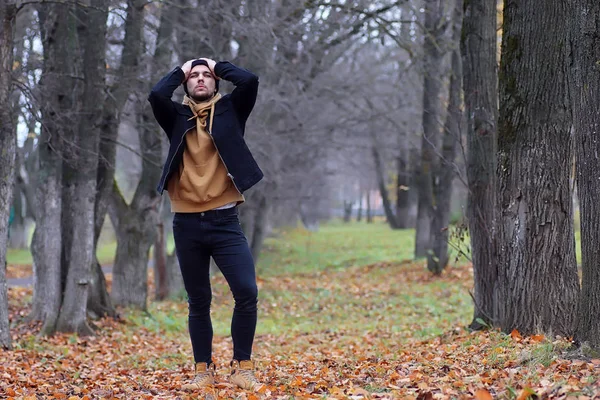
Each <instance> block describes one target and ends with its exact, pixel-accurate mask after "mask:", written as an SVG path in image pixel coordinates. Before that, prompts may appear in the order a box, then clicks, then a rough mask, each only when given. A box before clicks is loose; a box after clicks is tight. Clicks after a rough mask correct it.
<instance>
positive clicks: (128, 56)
mask: <svg viewBox="0 0 600 400" xmlns="http://www.w3.org/2000/svg"><path fill="white" fill-rule="evenodd" d="M143 7H144V1H143V0H129V1H128V2H127V17H126V19H125V38H124V42H123V52H122V55H121V62H120V64H119V70H118V71H117V72H116V73H115V76H114V77H113V79H114V83H113V84H112V85H111V86H110V87H109V88H108V91H109V92H110V95H109V96H106V98H105V100H104V113H103V117H102V122H101V125H100V129H101V137H100V147H99V154H98V171H97V176H96V191H97V194H96V202H95V207H94V214H95V224H94V225H95V236H94V261H93V265H92V271H93V272H94V277H93V280H92V288H91V290H90V298H89V300H88V309H89V311H90V312H93V313H94V314H96V315H97V316H98V317H102V316H105V315H108V316H113V317H116V316H117V312H116V310H115V308H114V306H113V304H112V302H111V299H110V296H109V294H108V291H107V289H106V279H105V277H104V272H103V271H102V268H101V266H100V264H99V262H98V260H97V259H96V257H95V254H96V251H97V248H98V239H99V238H100V233H101V232H102V226H103V225H104V221H105V219H106V213H107V210H108V206H109V202H110V196H111V194H112V190H113V181H114V175H115V163H116V146H117V137H118V129H119V122H120V116H121V112H122V110H123V108H124V107H125V103H126V102H127V99H128V97H129V95H130V92H131V82H134V81H135V80H136V76H137V74H138V73H139V71H138V69H139V59H140V58H141V53H142V50H143V46H142V44H143V42H142V27H143V16H144V15H143ZM172 8H173V7H168V8H167V9H168V10H170V9H172Z"/></svg>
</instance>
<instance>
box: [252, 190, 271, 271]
mask: <svg viewBox="0 0 600 400" xmlns="http://www.w3.org/2000/svg"><path fill="white" fill-rule="evenodd" d="M257 194H258V195H259V200H258V204H257V207H256V213H255V215H254V230H253V232H252V242H251V243H252V245H251V246H250V250H251V251H252V257H253V258H254V261H255V262H256V261H257V260H258V257H259V256H260V252H261V251H262V247H263V244H264V242H265V238H266V237H267V223H268V221H269V220H268V216H269V203H268V201H267V196H266V195H265V194H263V193H257Z"/></svg>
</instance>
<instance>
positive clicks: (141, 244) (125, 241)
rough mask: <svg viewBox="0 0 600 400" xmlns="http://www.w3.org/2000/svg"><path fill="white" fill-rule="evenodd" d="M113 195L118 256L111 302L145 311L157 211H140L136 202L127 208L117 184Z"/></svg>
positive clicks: (111, 209) (112, 212) (113, 217)
mask: <svg viewBox="0 0 600 400" xmlns="http://www.w3.org/2000/svg"><path fill="white" fill-rule="evenodd" d="M114 191H115V193H114V194H113V196H112V197H113V204H112V205H111V207H110V215H111V221H112V223H113V225H114V227H115V232H116V234H117V254H116V257H115V264H114V267H113V283H112V291H111V299H112V301H113V304H115V305H120V306H134V307H137V308H139V309H142V310H146V308H147V303H146V301H147V298H148V261H149V257H150V254H149V251H150V246H151V245H152V244H153V243H154V241H155V235H156V221H155V217H154V216H153V215H152V214H158V213H157V210H156V207H155V208H154V209H152V207H141V209H140V207H139V205H138V203H137V202H132V204H131V205H127V204H126V203H125V200H124V199H123V197H122V195H121V194H120V192H118V188H117V187H116V183H115V186H114ZM136 192H137V191H136ZM134 198H135V196H134ZM138 201H139V200H138Z"/></svg>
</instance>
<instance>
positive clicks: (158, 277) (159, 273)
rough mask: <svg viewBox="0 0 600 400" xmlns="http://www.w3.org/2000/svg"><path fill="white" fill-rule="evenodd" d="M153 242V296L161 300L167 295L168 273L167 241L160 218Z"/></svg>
mask: <svg viewBox="0 0 600 400" xmlns="http://www.w3.org/2000/svg"><path fill="white" fill-rule="evenodd" d="M156 230H157V235H156V241H155V242H154V288H155V292H154V296H155V298H156V300H158V301H161V300H165V299H166V298H167V297H169V275H168V271H167V241H166V240H165V225H164V223H163V219H162V218H160V220H159V222H158V226H157V228H156Z"/></svg>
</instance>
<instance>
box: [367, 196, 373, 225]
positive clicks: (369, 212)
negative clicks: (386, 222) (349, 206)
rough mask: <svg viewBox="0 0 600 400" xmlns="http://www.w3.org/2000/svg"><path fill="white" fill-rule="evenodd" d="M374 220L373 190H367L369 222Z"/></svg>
mask: <svg viewBox="0 0 600 400" xmlns="http://www.w3.org/2000/svg"><path fill="white" fill-rule="evenodd" d="M372 222H373V213H372V212H371V190H368V191H367V224H370V223H372Z"/></svg>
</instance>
